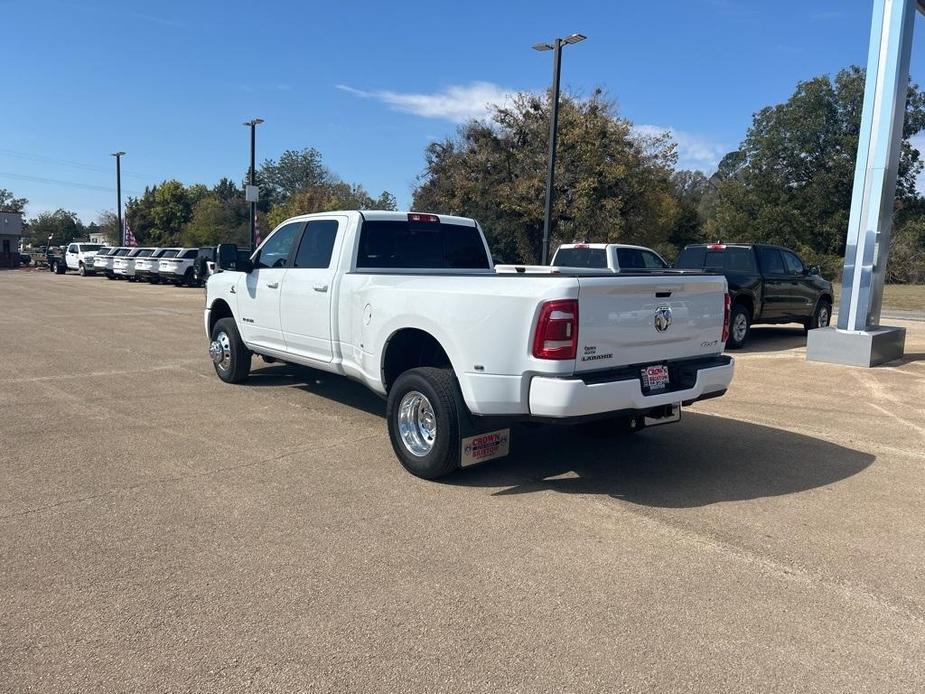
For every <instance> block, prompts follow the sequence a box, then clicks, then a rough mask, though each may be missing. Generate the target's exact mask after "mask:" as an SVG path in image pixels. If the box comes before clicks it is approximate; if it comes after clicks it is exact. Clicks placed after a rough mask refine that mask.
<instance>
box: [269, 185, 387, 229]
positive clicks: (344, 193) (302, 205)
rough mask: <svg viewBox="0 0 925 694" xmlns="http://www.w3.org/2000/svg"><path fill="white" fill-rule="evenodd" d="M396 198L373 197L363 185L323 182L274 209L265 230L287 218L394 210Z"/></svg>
mask: <svg viewBox="0 0 925 694" xmlns="http://www.w3.org/2000/svg"><path fill="white" fill-rule="evenodd" d="M394 209H395V196H394V195H392V194H391V193H389V192H388V191H384V192H383V193H382V194H381V195H380V196H379V197H378V198H373V197H372V196H371V195H370V194H369V193H368V192H366V189H365V188H363V186H361V185H358V184H350V183H345V182H343V181H336V182H331V181H329V182H326V183H324V184H322V185H317V186H310V187H309V188H306V189H304V190H301V191H298V192H296V193H293V194H292V195H290V196H289V198H288V199H287V200H286V202H284V203H281V204H278V205H276V206H275V207H273V209H272V210H270V212H269V214H268V215H267V217H266V220H267V225H266V226H267V230H269V229H272V228H274V227H275V226H277V225H278V224H281V223H282V222H283V221H285V220H286V219H288V218H289V217H295V216H296V215H300V214H310V213H312V212H329V211H332V210H394Z"/></svg>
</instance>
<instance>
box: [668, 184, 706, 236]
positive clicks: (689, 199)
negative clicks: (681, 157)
mask: <svg viewBox="0 0 925 694" xmlns="http://www.w3.org/2000/svg"><path fill="white" fill-rule="evenodd" d="M671 183H672V186H673V187H674V195H675V198H676V199H677V201H678V216H677V219H676V221H675V224H674V226H673V227H672V229H671V232H670V234H669V236H668V240H669V241H670V242H671V244H672V245H673V246H674V247H675V248H677V249H681V248H683V247H684V246H686V245H687V244H689V243H698V242H700V241H703V240H704V239H705V238H706V237H705V232H704V229H703V224H704V218H703V213H702V211H701V207H702V206H703V203H704V199H705V198H707V197H708V196H709V195H710V193H711V192H712V190H713V188H714V183H713V182H712V181H711V180H710V179H709V178H707V176H706V175H705V174H704V173H703V172H702V171H689V170H686V169H682V170H681V171H676V172H675V173H673V174H672V175H671Z"/></svg>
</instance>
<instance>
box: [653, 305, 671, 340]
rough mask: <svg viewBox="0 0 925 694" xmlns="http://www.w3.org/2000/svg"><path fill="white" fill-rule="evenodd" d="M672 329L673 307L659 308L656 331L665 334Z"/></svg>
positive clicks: (657, 310)
mask: <svg viewBox="0 0 925 694" xmlns="http://www.w3.org/2000/svg"><path fill="white" fill-rule="evenodd" d="M670 327H671V306H659V307H658V308H657V309H655V329H656V330H657V331H658V332H660V333H663V332H665V331H666V330H668V328H670Z"/></svg>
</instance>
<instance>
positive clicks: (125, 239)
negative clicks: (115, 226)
mask: <svg viewBox="0 0 925 694" xmlns="http://www.w3.org/2000/svg"><path fill="white" fill-rule="evenodd" d="M122 226H123V229H122V245H123V246H137V245H138V241H136V240H135V234H133V233H132V228H131V227H130V226H129V225H128V219H124V220H122Z"/></svg>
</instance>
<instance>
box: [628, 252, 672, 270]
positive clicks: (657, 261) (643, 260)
mask: <svg viewBox="0 0 925 694" xmlns="http://www.w3.org/2000/svg"><path fill="white" fill-rule="evenodd" d="M617 264H618V265H619V266H620V269H621V270H664V269H665V268H666V267H668V265H667V264H666V263H665V262H664V261H663V260H662V259H661V258H659V257H658V256H657V255H655V253H653V252H652V251H647V250H643V249H642V248H618V249H617Z"/></svg>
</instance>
